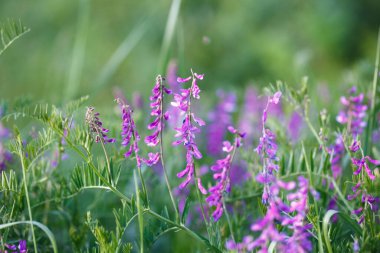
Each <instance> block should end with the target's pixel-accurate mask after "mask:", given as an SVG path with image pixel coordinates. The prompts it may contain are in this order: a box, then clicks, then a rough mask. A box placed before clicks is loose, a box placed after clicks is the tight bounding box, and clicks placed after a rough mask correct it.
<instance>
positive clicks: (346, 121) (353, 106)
mask: <svg viewBox="0 0 380 253" xmlns="http://www.w3.org/2000/svg"><path fill="white" fill-rule="evenodd" d="M349 93H350V95H351V96H349V97H348V98H347V97H344V96H342V97H341V98H340V102H341V104H342V105H343V107H344V108H343V110H342V111H340V112H339V114H338V116H337V117H336V120H337V121H338V122H339V123H340V124H342V125H347V132H349V133H351V134H352V136H353V137H354V138H356V136H358V135H360V134H361V133H362V132H363V129H364V127H365V126H366V122H365V119H364V118H365V116H366V111H367V108H368V107H367V105H365V104H363V100H364V94H363V93H360V94H359V95H357V96H355V93H356V87H355V86H353V87H352V88H351V89H350V91H349Z"/></svg>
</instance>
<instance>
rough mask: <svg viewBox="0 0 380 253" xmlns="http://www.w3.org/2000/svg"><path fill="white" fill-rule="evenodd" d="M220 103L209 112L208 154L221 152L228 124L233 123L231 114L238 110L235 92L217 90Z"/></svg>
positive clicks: (215, 154)
mask: <svg viewBox="0 0 380 253" xmlns="http://www.w3.org/2000/svg"><path fill="white" fill-rule="evenodd" d="M217 95H218V97H219V101H218V104H217V105H216V107H215V109H214V110H213V111H212V112H211V113H210V114H209V120H210V124H209V125H208V128H207V137H208V138H207V151H208V154H210V155H214V156H217V155H219V154H220V146H222V143H223V140H224V137H225V134H226V129H227V126H229V125H231V123H232V122H231V114H232V113H233V112H234V111H235V110H236V95H235V93H233V92H230V93H225V92H223V91H222V90H218V91H217Z"/></svg>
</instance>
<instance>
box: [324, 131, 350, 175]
mask: <svg viewBox="0 0 380 253" xmlns="http://www.w3.org/2000/svg"><path fill="white" fill-rule="evenodd" d="M328 152H329V153H330V154H333V158H332V161H331V171H332V174H333V177H334V179H337V178H338V177H339V176H340V175H341V174H342V166H341V161H342V159H343V156H344V154H345V152H346V150H345V147H344V143H343V137H342V135H338V136H337V137H336V139H335V144H334V145H333V146H332V147H331V148H330V149H329V150H328Z"/></svg>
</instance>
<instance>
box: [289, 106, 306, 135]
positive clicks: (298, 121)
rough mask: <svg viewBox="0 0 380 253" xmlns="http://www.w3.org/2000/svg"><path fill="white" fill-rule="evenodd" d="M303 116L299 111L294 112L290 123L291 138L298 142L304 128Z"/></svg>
mask: <svg viewBox="0 0 380 253" xmlns="http://www.w3.org/2000/svg"><path fill="white" fill-rule="evenodd" d="M302 123H303V120H302V117H301V115H299V114H298V113H297V112H293V113H292V116H291V117H290V120H289V124H288V132H289V136H290V139H291V140H292V141H293V142H296V141H297V140H298V138H299V137H300V134H301V129H302Z"/></svg>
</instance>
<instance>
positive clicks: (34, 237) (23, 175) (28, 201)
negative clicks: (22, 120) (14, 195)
mask: <svg viewBox="0 0 380 253" xmlns="http://www.w3.org/2000/svg"><path fill="white" fill-rule="evenodd" d="M17 141H18V146H19V147H18V155H19V156H20V161H21V167H22V178H23V181H24V190H25V197H26V204H27V206H28V213H29V220H30V229H31V230H32V237H33V246H34V252H36V253H37V252H38V250H37V242H36V236H35V234H34V228H33V223H32V222H33V217H32V209H31V208H30V200H29V192H28V184H27V181H26V166H25V159H24V154H23V152H22V140H21V137H20V135H18V136H17Z"/></svg>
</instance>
